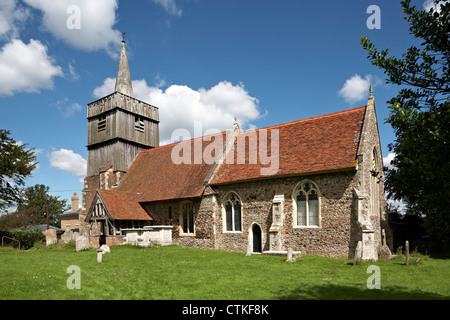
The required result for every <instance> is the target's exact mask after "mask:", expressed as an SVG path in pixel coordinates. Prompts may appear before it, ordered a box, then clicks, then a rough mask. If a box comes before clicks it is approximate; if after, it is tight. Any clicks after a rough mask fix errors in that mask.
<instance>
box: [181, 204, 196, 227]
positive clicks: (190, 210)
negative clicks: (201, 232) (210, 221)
mask: <svg viewBox="0 0 450 320" xmlns="http://www.w3.org/2000/svg"><path fill="white" fill-rule="evenodd" d="M180 215H181V217H180V224H181V230H182V233H183V234H194V204H193V203H192V202H191V201H185V202H182V203H181V213H180Z"/></svg>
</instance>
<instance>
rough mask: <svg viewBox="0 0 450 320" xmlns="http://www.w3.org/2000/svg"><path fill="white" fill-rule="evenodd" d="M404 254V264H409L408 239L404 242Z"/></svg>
mask: <svg viewBox="0 0 450 320" xmlns="http://www.w3.org/2000/svg"><path fill="white" fill-rule="evenodd" d="M405 256H406V265H408V264H409V241H406V243H405Z"/></svg>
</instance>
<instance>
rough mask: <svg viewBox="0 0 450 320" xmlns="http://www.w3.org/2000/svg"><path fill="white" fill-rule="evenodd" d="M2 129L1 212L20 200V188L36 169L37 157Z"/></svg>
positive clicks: (0, 137) (0, 140) (0, 144)
mask: <svg viewBox="0 0 450 320" xmlns="http://www.w3.org/2000/svg"><path fill="white" fill-rule="evenodd" d="M10 134H11V132H10V131H8V130H4V129H0V211H1V210H4V209H5V208H7V207H8V206H10V205H12V204H13V203H14V202H16V201H17V200H18V199H19V187H20V186H23V185H24V182H25V178H26V177H28V176H29V175H31V172H32V171H33V170H34V169H35V168H36V165H37V162H36V156H35V155H34V151H33V149H27V145H26V144H18V143H17V142H16V141H15V140H14V139H12V138H11V137H10V136H9V135H10Z"/></svg>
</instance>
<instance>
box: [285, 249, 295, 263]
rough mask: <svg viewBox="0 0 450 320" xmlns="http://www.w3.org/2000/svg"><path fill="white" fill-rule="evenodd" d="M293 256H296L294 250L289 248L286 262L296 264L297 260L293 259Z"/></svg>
mask: <svg viewBox="0 0 450 320" xmlns="http://www.w3.org/2000/svg"><path fill="white" fill-rule="evenodd" d="M293 255H294V250H292V248H289V249H288V252H287V259H286V262H295V261H296V259H295V258H294V257H293Z"/></svg>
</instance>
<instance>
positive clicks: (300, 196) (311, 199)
mask: <svg viewBox="0 0 450 320" xmlns="http://www.w3.org/2000/svg"><path fill="white" fill-rule="evenodd" d="M294 201H295V203H296V209H297V212H296V218H297V219H296V221H294V223H295V225H296V226H297V227H310V226H314V227H318V226H319V192H318V189H317V187H316V186H315V185H314V184H313V183H311V182H307V181H306V182H304V183H302V184H301V185H300V186H299V187H298V188H297V191H296V193H295V194H294Z"/></svg>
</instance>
